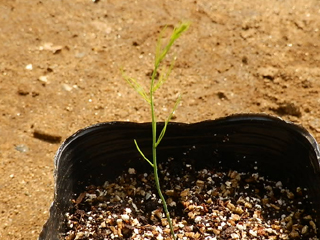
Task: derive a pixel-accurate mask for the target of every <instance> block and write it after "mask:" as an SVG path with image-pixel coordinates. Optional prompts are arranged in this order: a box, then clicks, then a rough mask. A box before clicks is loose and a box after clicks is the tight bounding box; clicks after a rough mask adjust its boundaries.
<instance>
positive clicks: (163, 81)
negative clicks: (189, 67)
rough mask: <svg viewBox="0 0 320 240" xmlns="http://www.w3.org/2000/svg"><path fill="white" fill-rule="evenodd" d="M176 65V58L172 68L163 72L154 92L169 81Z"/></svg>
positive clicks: (172, 62) (173, 60)
mask: <svg viewBox="0 0 320 240" xmlns="http://www.w3.org/2000/svg"><path fill="white" fill-rule="evenodd" d="M174 64H175V58H173V59H172V61H171V64H170V67H169V68H168V69H167V70H166V71H165V70H163V71H161V74H160V77H159V81H158V82H157V84H156V85H155V86H154V87H153V92H155V91H157V89H158V88H160V87H161V86H162V85H163V84H164V83H165V82H166V81H167V79H168V78H169V76H170V74H171V71H172V69H173V67H174Z"/></svg>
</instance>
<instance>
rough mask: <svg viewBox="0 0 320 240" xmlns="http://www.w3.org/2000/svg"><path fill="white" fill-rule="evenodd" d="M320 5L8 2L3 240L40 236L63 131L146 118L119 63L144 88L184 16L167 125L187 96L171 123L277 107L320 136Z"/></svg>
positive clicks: (286, 0)
mask: <svg viewBox="0 0 320 240" xmlns="http://www.w3.org/2000/svg"><path fill="white" fill-rule="evenodd" d="M319 9H320V2H319V1H317V0H269V1H254V0H243V1H224V0H217V1H207V0H198V1H189V0H186V1H181V0H180V1H179V0H174V1H173V0H171V1H167V0H141V1H123V0H100V1H92V0H74V1H66V0H42V1H39V0H28V1H25V0H11V1H4V0H2V1H1V2H0V42H1V51H0V134H1V138H0V239H4V240H7V239H36V238H37V237H38V235H39V232H40V231H41V228H42V225H43V224H44V223H45V221H46V219H47V218H48V210H49V207H50V204H51V201H52V198H53V188H54V180H53V169H54V166H53V158H54V155H55V152H56V151H57V149H58V147H59V145H60V144H61V142H62V141H63V140H64V139H65V138H67V137H68V136H70V135H71V134H73V133H74V132H75V131H77V130H78V129H81V128H83V127H86V126H88V125H91V124H94V123H97V122H105V121H135V122H145V121H149V119H150V117H149V111H148V108H147V105H145V103H144V102H143V101H142V100H141V99H140V98H139V97H138V96H137V95H136V93H135V92H133V91H132V90H131V89H130V88H129V87H128V86H127V85H126V83H125V81H124V80H123V79H122V76H121V72H120V69H121V68H123V69H124V70H125V71H126V72H127V74H128V75H130V76H134V77H136V78H137V79H138V80H140V81H141V82H144V83H145V84H147V83H148V81H149V80H148V76H149V75H150V73H151V71H152V66H153V57H154V52H155V44H156V40H157V38H158V35H159V32H160V30H161V29H162V28H163V27H164V26H166V25H167V26H168V27H167V31H166V32H165V38H166V39H167V37H168V36H169V34H170V32H171V31H172V28H173V26H175V25H177V24H178V23H179V22H180V21H182V20H188V21H191V22H192V25H191V27H190V29H189V30H188V32H186V34H184V35H183V36H182V37H181V38H180V39H179V40H178V41H177V45H175V46H174V47H173V48H172V50H173V52H174V54H175V56H176V57H177V60H176V65H175V68H174V70H173V72H172V75H171V78H170V80H169V81H168V82H167V83H166V85H164V86H163V89H162V90H160V91H159V92H158V95H157V98H158V102H157V103H158V104H157V107H158V108H157V109H158V113H159V115H160V120H161V119H162V120H163V119H164V116H165V114H167V113H168V110H167V109H170V107H172V105H173V104H174V101H175V99H176V97H177V95H178V94H182V102H181V104H180V107H179V109H178V110H177V112H176V115H175V119H174V121H178V122H197V121H202V120H206V119H215V118H219V117H223V116H226V115H230V114H234V113H244V112H254V113H268V114H272V115H275V116H280V117H282V118H284V119H286V120H290V121H293V122H295V123H298V124H301V125H303V126H304V127H305V128H307V129H308V130H309V131H310V132H311V133H312V134H313V135H314V136H315V138H316V139H317V140H320V106H319V104H320V97H319V91H320V68H319V66H320V46H319V45H320V30H319V27H320V10H319ZM171 56H173V54H171ZM167 63H169V61H168V62H167Z"/></svg>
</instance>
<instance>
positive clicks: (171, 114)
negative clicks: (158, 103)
mask: <svg viewBox="0 0 320 240" xmlns="http://www.w3.org/2000/svg"><path fill="white" fill-rule="evenodd" d="M180 102H181V95H179V97H178V99H177V101H176V103H175V104H174V107H173V108H172V111H171V113H170V115H169V116H168V118H167V120H166V121H165V123H164V126H163V128H162V130H161V133H160V135H159V137H158V140H157V142H156V147H157V146H158V145H159V144H160V142H161V140H162V138H163V137H164V134H165V133H166V130H167V125H168V123H169V122H170V120H171V118H172V116H173V114H174V112H175V111H176V110H177V108H178V106H179V103H180Z"/></svg>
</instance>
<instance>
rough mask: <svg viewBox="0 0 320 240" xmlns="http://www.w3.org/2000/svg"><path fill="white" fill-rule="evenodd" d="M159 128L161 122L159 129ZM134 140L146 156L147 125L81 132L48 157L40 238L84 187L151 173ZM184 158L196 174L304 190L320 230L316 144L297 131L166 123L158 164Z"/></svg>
mask: <svg viewBox="0 0 320 240" xmlns="http://www.w3.org/2000/svg"><path fill="white" fill-rule="evenodd" d="M159 125H160V126H159V129H160V127H161V126H163V123H160V124H159ZM133 139H137V141H138V143H139V146H140V148H141V149H142V150H143V152H144V153H145V154H146V155H147V156H148V155H150V153H151V151H150V150H151V125H150V123H132V122H109V123H102V124H97V125H93V126H90V127H88V128H85V129H82V130H80V131H78V132H77V133H75V134H74V135H72V136H71V137H69V138H68V139H67V140H66V141H65V142H64V143H63V144H62V145H61V147H60V148H59V150H58V152H57V154H56V156H55V167H56V169H55V193H54V202H53V204H52V206H51V209H50V218H49V219H48V221H47V223H46V224H45V225H44V227H43V230H42V232H41V234H40V237H39V239H41V240H43V239H46V240H49V239H50V240H56V239H59V236H60V235H61V234H62V233H64V232H65V229H64V224H63V220H64V214H65V213H66V212H67V211H68V210H69V209H70V208H71V207H72V203H71V199H72V198H74V197H75V194H79V193H81V192H82V191H83V190H84V188H85V186H88V185H91V184H96V185H102V184H103V183H104V182H105V181H106V180H110V179H113V178H115V177H116V176H117V175H119V174H120V173H121V172H122V171H124V170H127V169H128V168H129V167H134V168H136V169H139V168H143V170H145V171H150V172H151V171H152V168H151V167H150V165H149V164H147V163H146V162H145V161H144V160H142V159H141V156H140V155H139V153H138V152H137V150H136V147H135V145H134V143H133ZM186 153H188V154H189V155H190V156H192V157H193V158H194V159H196V160H197V161H196V162H195V164H196V166H195V167H196V168H197V167H198V168H201V167H203V166H206V167H212V166H214V165H216V164H217V163H218V162H220V164H221V165H222V166H223V167H225V168H227V169H228V168H232V169H235V170H238V171H256V170H253V167H254V166H258V172H259V173H260V174H261V175H264V176H266V177H268V178H269V179H273V180H276V181H282V182H283V184H284V185H286V186H289V187H290V186H291V187H298V186H299V187H302V188H307V189H308V195H309V198H310V199H311V200H312V202H313V204H312V205H310V206H308V207H310V208H312V209H315V216H314V218H315V219H316V224H317V227H318V228H319V227H320V165H319V158H320V154H319V148H318V144H317V143H316V141H315V139H314V138H313V137H312V136H311V135H310V134H309V133H308V132H307V131H306V130H305V129H304V128H302V127H300V126H297V125H294V124H292V123H288V122H285V121H283V120H281V119H279V118H275V117H271V116H267V115H261V114H241V115H233V116H230V117H226V118H222V119H217V120H212V121H204V122H199V123H194V124H185V123H170V124H169V126H168V129H167V133H166V135H165V137H164V139H163V141H162V142H161V144H160V145H159V148H158V156H159V157H158V159H159V161H160V162H161V161H165V160H166V159H167V158H168V157H174V158H176V159H180V158H181V157H182V156H184V155H185V154H186Z"/></svg>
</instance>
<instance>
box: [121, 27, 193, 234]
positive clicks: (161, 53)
mask: <svg viewBox="0 0 320 240" xmlns="http://www.w3.org/2000/svg"><path fill="white" fill-rule="evenodd" d="M189 26H190V24H189V23H182V24H180V25H179V26H178V27H176V28H174V30H173V33H172V35H171V37H170V40H169V43H168V44H167V45H166V46H164V47H162V35H163V32H164V30H165V29H166V28H164V29H163V30H162V31H161V33H160V36H159V39H158V42H157V47H156V55H155V62H154V70H153V72H152V75H151V84H150V90H149V94H148V93H147V92H146V91H145V90H144V88H143V87H142V85H140V84H139V83H138V82H137V81H136V80H135V79H133V78H130V77H128V76H126V75H125V74H124V72H122V74H123V77H124V79H125V80H126V81H127V82H128V84H129V85H130V86H131V87H132V88H133V89H134V90H135V91H136V92H137V93H138V94H139V95H140V96H141V97H142V98H143V100H145V101H146V102H147V103H148V104H149V106H150V109H151V124H152V162H151V161H150V160H149V159H148V158H147V157H146V156H145V155H144V154H143V152H142V151H141V149H140V148H139V145H138V143H137V141H136V140H134V143H135V145H136V148H137V150H138V151H139V153H140V154H141V156H142V157H143V159H145V160H146V161H147V162H148V163H149V164H150V165H151V167H153V172H154V180H155V184H156V188H157V191H158V195H159V197H160V199H161V202H162V205H163V209H164V212H165V215H166V218H167V220H168V223H169V227H170V232H171V235H172V237H173V239H174V240H176V236H175V233H174V229H173V224H172V220H171V217H170V213H169V211H168V207H167V203H166V200H165V198H164V196H163V194H162V191H161V186H160V181H159V175H158V165H157V147H158V145H159V144H160V142H161V140H162V139H163V137H164V135H165V132H166V130H167V125H168V123H169V121H170V120H171V118H172V115H173V114H174V112H175V111H176V109H177V107H178V105H179V103H180V99H181V96H179V97H178V99H177V100H176V103H175V105H174V107H173V108H172V111H171V112H170V114H169V116H168V117H167V119H166V120H165V123H164V126H163V128H162V130H161V132H160V134H159V137H158V138H157V117H156V114H155V104H154V93H155V91H156V90H157V89H159V88H160V87H161V86H162V84H163V83H164V82H165V81H166V80H167V79H168V77H169V75H170V73H171V70H172V68H173V66H174V60H172V61H171V64H170V67H169V69H167V70H166V69H164V70H163V71H161V73H160V76H159V79H158V81H157V82H156V78H157V72H158V70H159V67H160V64H161V62H162V61H163V60H164V58H165V57H166V55H167V54H168V52H169V50H170V48H171V47H172V45H173V44H174V42H175V41H176V40H177V39H178V38H179V37H180V36H181V34H182V33H183V32H185V31H186V30H187V29H188V28H189Z"/></svg>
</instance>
